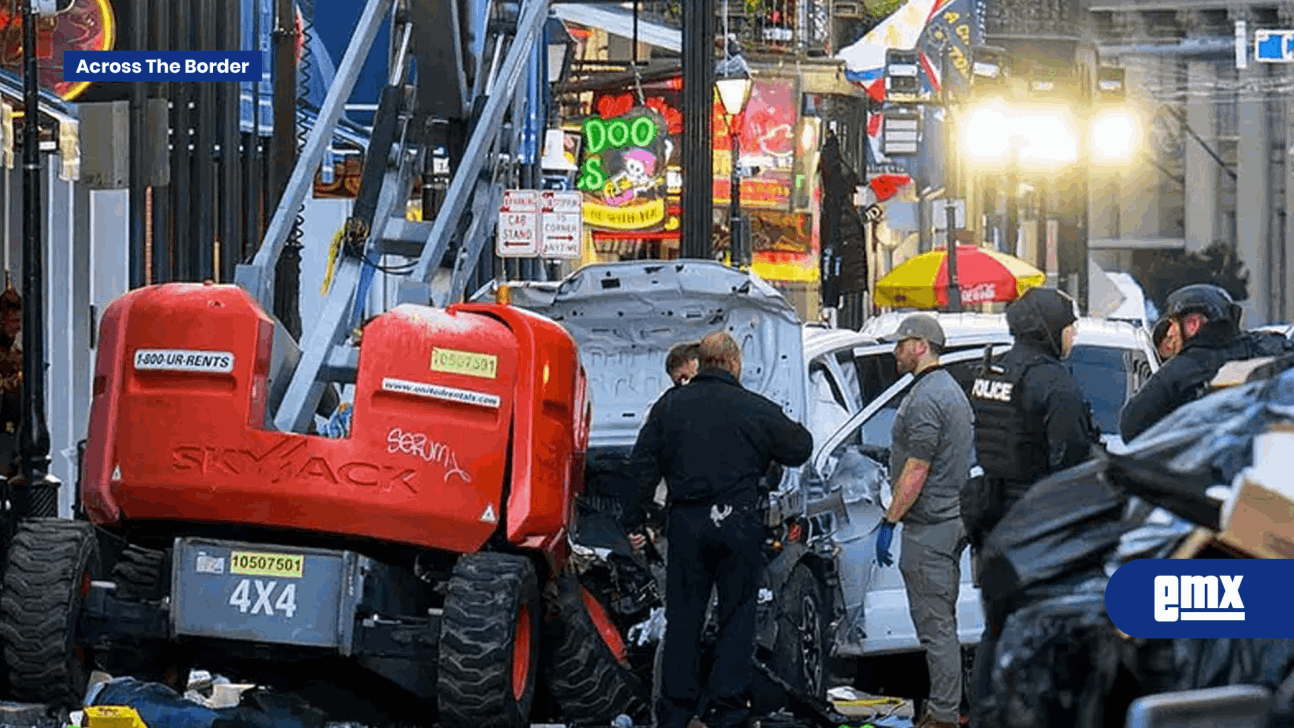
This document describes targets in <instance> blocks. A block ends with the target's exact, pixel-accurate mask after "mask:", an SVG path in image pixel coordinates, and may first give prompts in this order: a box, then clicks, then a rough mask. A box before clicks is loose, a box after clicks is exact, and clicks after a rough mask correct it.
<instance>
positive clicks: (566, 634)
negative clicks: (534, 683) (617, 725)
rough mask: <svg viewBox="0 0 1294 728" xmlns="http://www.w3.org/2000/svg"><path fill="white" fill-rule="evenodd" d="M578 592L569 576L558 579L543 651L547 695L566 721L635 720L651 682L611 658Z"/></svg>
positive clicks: (645, 705)
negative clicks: (546, 646) (621, 717)
mask: <svg viewBox="0 0 1294 728" xmlns="http://www.w3.org/2000/svg"><path fill="white" fill-rule="evenodd" d="M583 593H584V592H583V587H582V586H581V585H580V584H579V582H578V581H577V580H575V579H574V578H572V577H569V576H566V577H563V578H562V579H561V580H560V581H559V583H558V590H557V600H556V601H557V617H556V619H555V621H554V623H553V624H552V625H551V626H550V629H549V630H548V635H549V636H550V639H549V645H550V646H551V647H550V648H549V650H548V652H547V653H546V655H545V663H546V669H545V670H544V673H545V674H546V675H547V676H548V690H549V693H550V694H551V695H552V696H553V701H554V702H556V703H557V705H558V707H559V708H560V709H561V711H562V717H563V718H565V719H566V722H567V723H593V724H604V725H605V724H607V723H610V722H611V721H612V720H613V719H614V718H615V717H616V716H618V715H620V714H622V713H623V714H625V715H628V716H629V717H630V718H633V719H634V723H635V724H639V723H641V720H642V719H644V718H646V717H647V714H648V707H649V705H648V700H649V699H650V697H649V693H650V690H651V685H650V684H648V683H647V682H646V681H644V680H642V679H641V678H640V677H639V676H638V675H637V674H636V673H635V672H634V671H633V669H632V667H630V666H629V665H628V664H626V663H625V662H621V661H620V660H619V659H618V658H617V657H616V655H615V653H614V652H613V651H612V648H611V647H610V646H609V645H608V644H607V641H606V639H605V638H604V637H603V636H602V634H601V633H600V632H599V631H598V628H597V627H596V626H595V625H594V622H593V618H592V616H591V615H590V614H589V610H588V607H587V606H586V605H585V603H584V596H583ZM590 598H595V597H592V596H591V595H590Z"/></svg>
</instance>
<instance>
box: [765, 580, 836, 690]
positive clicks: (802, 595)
mask: <svg viewBox="0 0 1294 728" xmlns="http://www.w3.org/2000/svg"><path fill="white" fill-rule="evenodd" d="M776 600H777V603H776V606H777V610H778V611H777V640H776V641H775V642H774V643H773V644H774V646H773V656H772V659H771V660H770V661H769V663H770V664H769V667H770V668H771V669H772V670H773V672H774V673H776V674H777V676H778V677H780V678H782V679H783V680H785V681H786V682H787V683H789V684H790V685H791V687H793V688H795V689H796V690H799V691H802V692H804V693H805V694H807V695H809V696H812V697H819V698H825V696H826V687H825V684H826V677H827V673H826V664H827V655H828V651H827V650H825V649H824V648H825V646H826V638H827V635H826V632H827V625H826V617H825V613H824V611H823V598H822V588H821V587H820V586H819V584H818V579H817V577H816V576H814V574H813V571H812V570H811V569H810V568H809V567H808V566H806V565H805V564H798V565H797V566H796V567H795V568H794V569H793V570H792V571H791V576H790V577H789V578H788V579H787V580H786V583H785V584H783V585H782V589H781V591H780V593H779V594H778V595H777V596H776ZM755 686H756V687H755V690H754V691H753V692H752V694H751V696H750V697H751V706H752V708H754V710H755V712H756V713H758V714H761V715H767V714H769V713H773V712H776V711H777V710H780V709H782V708H786V707H788V706H789V702H790V701H789V700H788V698H787V695H786V693H785V691H784V690H782V689H781V688H780V687H779V686H777V685H776V684H775V683H774V682H773V681H772V680H769V679H767V678H766V677H764V675H763V673H757V678H756V681H755Z"/></svg>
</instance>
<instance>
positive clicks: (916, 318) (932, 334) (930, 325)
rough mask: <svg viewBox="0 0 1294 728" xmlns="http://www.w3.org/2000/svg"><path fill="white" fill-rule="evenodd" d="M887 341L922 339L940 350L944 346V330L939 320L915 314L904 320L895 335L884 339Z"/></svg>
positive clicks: (922, 314)
mask: <svg viewBox="0 0 1294 728" xmlns="http://www.w3.org/2000/svg"><path fill="white" fill-rule="evenodd" d="M884 338H885V340H886V341H893V342H899V341H903V340H904V339H922V340H924V341H928V342H930V343H931V344H934V345H935V346H938V347H940V348H942V347H943V345H944V328H943V327H942V326H940V325H939V320H938V319H936V318H935V317H934V316H931V315H930V314H926V313H914V314H912V315H911V316H909V317H907V318H905V319H903V322H902V323H900V324H899V328H898V330H897V331H895V332H894V333H893V334H891V335H889V336H886V337H884Z"/></svg>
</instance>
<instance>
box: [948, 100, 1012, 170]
mask: <svg viewBox="0 0 1294 728" xmlns="http://www.w3.org/2000/svg"><path fill="white" fill-rule="evenodd" d="M1011 116H1012V114H1011V109H1010V108H1008V107H1007V105H1006V104H1005V103H1003V102H1001V101H990V102H988V103H985V104H981V105H979V106H976V107H973V108H971V109H970V110H968V111H967V112H966V115H965V117H964V121H963V122H962V125H961V140H962V151H963V152H964V153H965V154H966V158H967V159H969V160H970V161H972V162H978V163H996V162H1005V161H1007V158H1008V157H1010V155H1011V144H1012V135H1013V134H1012V132H1013V130H1012V128H1011V127H1012V123H1011Z"/></svg>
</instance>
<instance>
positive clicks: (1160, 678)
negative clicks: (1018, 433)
mask: <svg viewBox="0 0 1294 728" xmlns="http://www.w3.org/2000/svg"><path fill="white" fill-rule="evenodd" d="M1214 390H1215V391H1214V392H1213V393H1211V394H1209V395H1208V396H1206V397H1204V398H1201V399H1200V400H1197V401H1195V402H1193V403H1191V404H1189V405H1186V406H1184V407H1182V408H1180V409H1179V410H1177V411H1176V412H1174V413H1173V414H1172V415H1170V416H1169V417H1167V418H1165V419H1164V420H1163V421H1161V422H1160V423H1158V424H1157V425H1156V426H1155V427H1153V428H1151V429H1150V430H1148V431H1147V432H1145V433H1144V434H1142V435H1141V436H1140V437H1138V438H1137V439H1136V440H1134V441H1133V442H1132V443H1130V444H1129V447H1128V450H1127V452H1125V453H1123V454H1120V455H1112V454H1108V453H1100V454H1099V455H1098V457H1097V458H1096V459H1094V460H1093V461H1090V462H1088V463H1085V464H1083V465H1081V466H1078V467H1076V468H1072V469H1070V470H1067V471H1065V472H1062V473H1057V474H1055V475H1053V476H1052V477H1050V478H1048V479H1046V480H1044V481H1041V482H1039V483H1038V484H1037V485H1036V486H1035V487H1034V488H1033V489H1032V490H1031V491H1030V492H1029V493H1028V494H1027V495H1026V497H1025V498H1024V499H1023V500H1022V501H1021V502H1019V503H1018V504H1016V505H1015V506H1014V507H1013V508H1012V510H1011V511H1010V512H1009V513H1008V514H1007V515H1006V517H1005V518H1004V519H1003V520H1002V521H1001V523H1000V524H999V525H998V527H997V528H996V529H995V530H994V531H993V533H992V534H990V536H989V538H988V539H987V542H986V544H985V547H984V552H983V554H982V555H981V558H982V559H983V561H984V565H985V567H984V574H985V576H984V579H985V580H986V581H985V584H984V585H985V587H986V591H988V592H991V593H994V594H1010V597H1009V598H1007V599H1005V600H1003V602H1002V603H1000V604H987V605H986V610H988V611H989V613H990V614H993V613H994V610H999V611H997V612H996V613H997V614H1005V615H1009V616H1008V617H1006V619H1005V621H1004V622H1003V627H1002V633H1001V635H1000V638H999V641H998V647H997V655H996V660H995V662H994V664H993V665H992V668H991V680H992V688H991V690H990V691H989V696H988V698H987V699H986V700H983V701H981V704H980V705H977V706H975V712H976V714H977V717H978V718H979V720H977V721H976V722H977V723H978V724H983V725H1010V726H1013V728H1035V727H1036V728H1043V727H1044V726H1045V727H1048V728H1054V727H1055V726H1062V725H1063V726H1077V727H1080V728H1096V727H1098V726H1102V727H1108V726H1122V725H1124V724H1125V721H1126V719H1127V716H1128V714H1129V709H1130V708H1132V709H1133V712H1134V714H1137V715H1149V714H1150V713H1147V712H1146V711H1151V712H1153V713H1154V714H1155V715H1167V714H1169V713H1174V710H1176V713H1174V714H1176V715H1187V714H1189V715H1193V716H1197V718H1198V720H1192V721H1188V722H1191V723H1195V722H1210V718H1216V717H1219V716H1222V715H1225V716H1226V717H1228V718H1235V716H1238V715H1242V714H1243V715H1249V714H1251V713H1254V714H1257V713H1261V715H1260V716H1259V718H1261V720H1262V721H1264V722H1268V721H1269V722H1268V723H1267V724H1269V725H1273V726H1276V725H1294V640H1286V639H1211V640H1203V639H1198V640H1197V639H1174V640H1168V639H1159V640H1144V639H1136V638H1132V637H1130V636H1128V635H1126V634H1124V633H1122V632H1121V631H1120V630H1119V629H1118V628H1117V627H1115V626H1114V624H1113V623H1112V622H1111V621H1110V619H1109V617H1108V616H1107V614H1106V611H1105V585H1106V582H1107V581H1108V580H1109V577H1110V575H1111V574H1113V573H1114V571H1115V570H1116V569H1117V568H1118V567H1119V566H1120V565H1122V564H1124V563H1127V562H1128V561H1131V560H1133V559H1146V558H1150V559H1169V558H1176V559H1258V558H1262V559H1266V558H1294V519H1292V518H1291V515H1294V478H1291V477H1290V475H1289V474H1290V473H1294V359H1289V358H1287V359H1284V360H1253V361H1250V362H1244V363H1242V364H1238V365H1235V366H1229V367H1228V368H1224V370H1223V371H1222V372H1220V373H1219V375H1218V378H1217V379H1215V380H1214ZM1242 686H1243V687H1242ZM1209 689H1215V690H1212V691H1211V692H1210V691H1209ZM1188 704H1189V709H1187V708H1186V707H1182V706H1188ZM1173 706H1177V707H1176V708H1174V707H1173ZM1201 706H1203V707H1201ZM1209 710H1213V711H1215V712H1214V713H1209V712H1208V711H1209ZM1184 711H1185V712H1184ZM1190 711H1197V712H1190ZM1198 711H1204V712H1198ZM1218 711H1221V712H1218ZM981 721H982V722H981Z"/></svg>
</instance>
